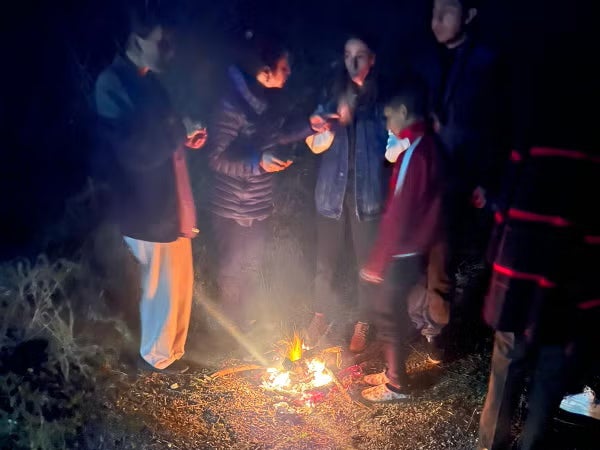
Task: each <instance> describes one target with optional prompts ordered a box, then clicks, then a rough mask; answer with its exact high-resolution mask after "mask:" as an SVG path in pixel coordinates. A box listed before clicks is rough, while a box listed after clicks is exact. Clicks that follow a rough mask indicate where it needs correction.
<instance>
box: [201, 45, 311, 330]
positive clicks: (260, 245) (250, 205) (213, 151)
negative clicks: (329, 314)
mask: <svg viewBox="0 0 600 450" xmlns="http://www.w3.org/2000/svg"><path fill="white" fill-rule="evenodd" d="M249 44H250V45H249V47H250V48H244V51H243V52H242V53H241V55H242V57H243V58H242V59H241V60H240V62H238V64H237V65H232V66H230V67H229V68H228V70H227V76H228V87H227V89H226V91H225V93H224V95H223V96H222V98H221V101H220V102H219V105H218V109H217V111H216V114H215V115H214V120H213V124H212V127H211V128H210V130H211V133H210V137H209V140H208V146H209V164H210V167H211V169H212V171H213V173H214V186H213V192H212V196H211V205H210V209H211V213H212V222H213V229H214V236H215V239H216V243H217V248H218V257H219V262H218V270H217V276H218V283H219V289H220V297H221V306H222V308H223V310H224V313H225V314H226V315H227V317H229V318H230V319H231V320H232V321H233V322H234V323H235V324H236V325H237V326H238V327H240V329H242V330H243V331H245V330H248V328H249V326H250V324H251V322H252V321H253V320H255V319H256V318H257V317H256V315H255V314H256V309H257V307H258V306H259V305H258V304H252V303H251V302H252V301H253V297H254V294H255V293H256V287H257V285H258V281H259V271H260V265H261V262H262V257H263V253H264V248H265V243H266V239H267V237H268V234H269V232H270V231H269V226H268V220H267V219H268V218H269V217H270V216H271V214H272V212H273V174H274V173H275V172H281V171H283V170H285V169H287V168H288V167H289V166H290V165H291V164H292V161H290V160H287V159H286V160H283V159H280V158H278V157H277V154H276V152H277V150H278V149H279V148H281V147H282V146H285V145H287V144H290V143H292V142H295V141H299V140H302V139H305V138H306V137H307V136H308V135H310V134H312V133H313V132H314V131H321V129H320V128H318V127H314V128H313V129H311V127H310V125H309V121H308V118H307V120H306V121H304V122H302V123H299V124H292V126H289V125H288V124H286V123H285V118H284V117H282V115H281V114H280V113H279V112H278V111H277V110H276V108H273V101H272V94H273V91H275V90H279V89H281V88H283V87H284V85H285V84H286V82H287V79H288V77H289V76H290V74H291V69H290V63H289V54H288V52H287V50H286V49H285V48H284V47H282V46H281V45H280V44H279V42H278V41H276V40H266V39H263V40H258V39H256V38H253V40H252V42H249Z"/></svg>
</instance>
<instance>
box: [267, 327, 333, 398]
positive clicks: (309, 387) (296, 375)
mask: <svg viewBox="0 0 600 450" xmlns="http://www.w3.org/2000/svg"><path fill="white" fill-rule="evenodd" d="M340 352H341V349H339V348H338V347H333V348H330V349H327V350H324V351H323V352H321V354H319V355H316V356H315V352H314V351H313V350H311V349H308V348H307V347H306V346H305V345H304V343H303V342H302V339H301V337H300V335H298V333H294V336H293V338H292V339H291V340H289V341H282V342H281V343H280V351H279V353H280V356H281V357H282V361H283V362H282V363H281V366H280V367H279V368H278V367H270V368H268V369H267V371H266V374H265V376H264V377H263V382H262V387H263V388H264V389H266V390H269V391H274V392H277V393H280V394H285V395H288V396H291V397H294V398H297V399H300V400H302V401H303V402H304V403H305V404H306V406H312V405H314V403H315V402H316V400H317V399H321V398H323V397H324V395H325V391H327V390H328V388H329V387H330V386H331V385H332V384H334V383H335V375H334V374H333V373H332V372H331V370H330V369H329V368H328V367H327V361H326V359H327V357H326V355H332V354H334V355H339V353H340Z"/></svg>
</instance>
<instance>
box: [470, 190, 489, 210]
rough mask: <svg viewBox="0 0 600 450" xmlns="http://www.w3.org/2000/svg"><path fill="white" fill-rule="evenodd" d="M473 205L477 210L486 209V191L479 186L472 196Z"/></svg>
mask: <svg viewBox="0 0 600 450" xmlns="http://www.w3.org/2000/svg"><path fill="white" fill-rule="evenodd" d="M471 203H472V204H473V206H474V207H475V208H477V209H482V208H484V207H485V205H486V203H487V198H486V196H485V189H483V188H482V187H481V186H477V187H476V188H475V190H474V191H473V193H472V194H471Z"/></svg>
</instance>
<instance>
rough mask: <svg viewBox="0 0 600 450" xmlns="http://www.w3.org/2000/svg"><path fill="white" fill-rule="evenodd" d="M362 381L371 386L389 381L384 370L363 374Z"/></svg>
mask: <svg viewBox="0 0 600 450" xmlns="http://www.w3.org/2000/svg"><path fill="white" fill-rule="evenodd" d="M363 381H364V382H365V383H367V384H370V385H371V386H379V385H380V384H386V383H389V382H390V379H389V378H388V377H387V375H386V374H385V372H379V373H372V374H370V375H365V376H364V378H363Z"/></svg>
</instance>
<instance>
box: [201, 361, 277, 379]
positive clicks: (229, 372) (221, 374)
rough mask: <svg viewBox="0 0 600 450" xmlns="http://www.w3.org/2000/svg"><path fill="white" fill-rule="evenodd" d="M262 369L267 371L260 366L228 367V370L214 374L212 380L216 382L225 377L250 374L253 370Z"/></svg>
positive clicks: (211, 376)
mask: <svg viewBox="0 0 600 450" xmlns="http://www.w3.org/2000/svg"><path fill="white" fill-rule="evenodd" d="M261 369H265V367H264V366H259V365H257V364H248V365H246V366H239V367H228V368H227V369H222V370H219V371H217V372H215V373H213V374H212V375H210V378H211V379H212V380H215V379H217V378H220V377H225V376H227V375H233V374H235V373H240V372H248V371H251V370H261Z"/></svg>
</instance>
